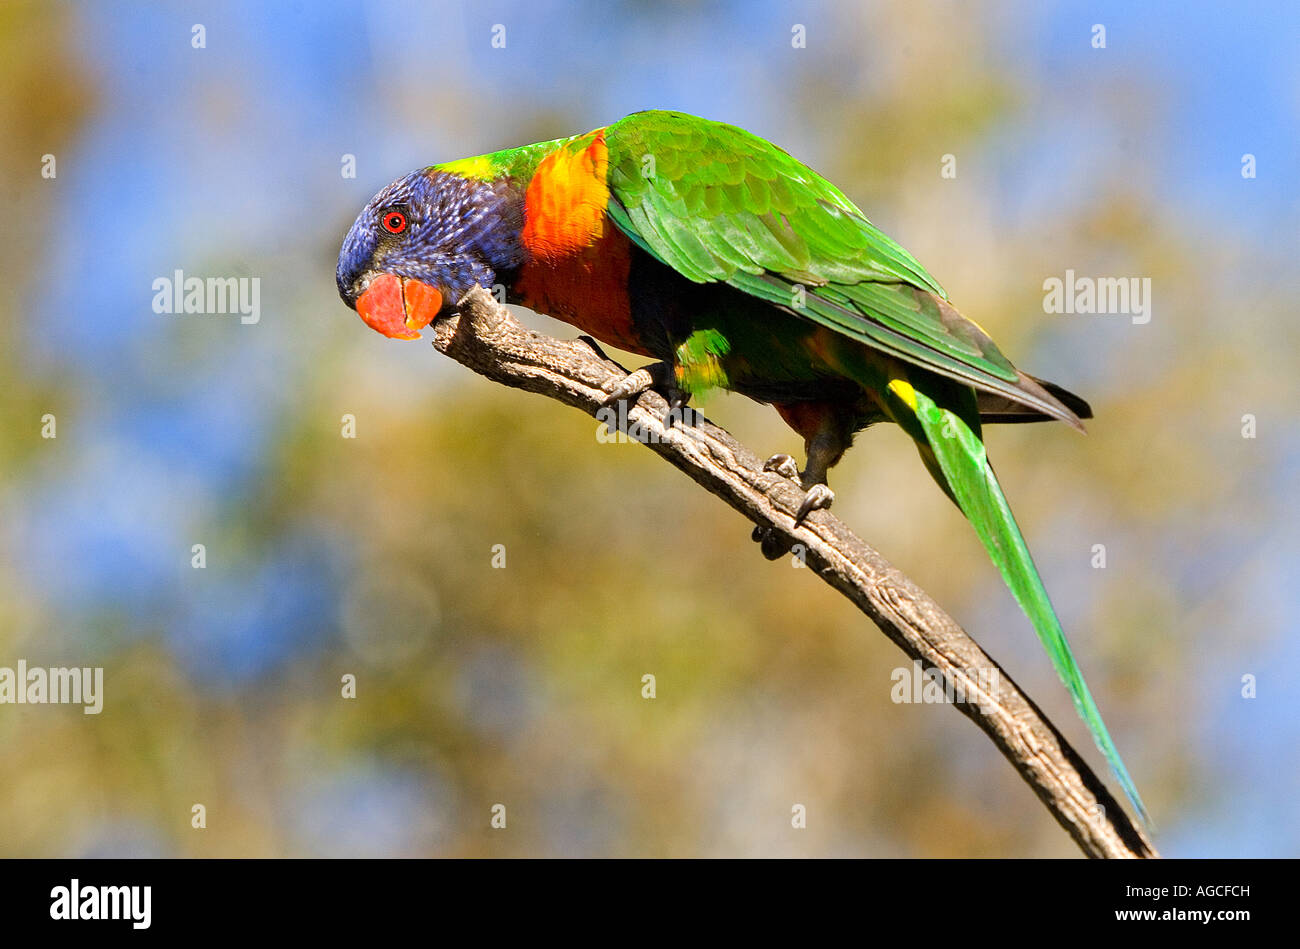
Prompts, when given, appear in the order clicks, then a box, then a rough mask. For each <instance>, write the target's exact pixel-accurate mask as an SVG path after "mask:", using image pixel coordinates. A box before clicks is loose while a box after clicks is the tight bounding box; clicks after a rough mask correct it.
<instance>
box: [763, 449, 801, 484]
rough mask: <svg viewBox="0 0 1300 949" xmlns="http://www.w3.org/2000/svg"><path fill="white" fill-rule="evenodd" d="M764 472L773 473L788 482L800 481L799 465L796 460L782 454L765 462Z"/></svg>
mask: <svg viewBox="0 0 1300 949" xmlns="http://www.w3.org/2000/svg"><path fill="white" fill-rule="evenodd" d="M763 470H764V471H772V472H775V473H776V474H779V475H780V476H781V477H782V478H785V479H786V480H788V481H795V482H797V481H798V480H799V465H798V463H797V462H795V460H794V458H792V457H791V456H789V455H787V454H785V452H781V453H780V454H777V455H773V456H772V457H771V458H769V459H767V461H765V462H763Z"/></svg>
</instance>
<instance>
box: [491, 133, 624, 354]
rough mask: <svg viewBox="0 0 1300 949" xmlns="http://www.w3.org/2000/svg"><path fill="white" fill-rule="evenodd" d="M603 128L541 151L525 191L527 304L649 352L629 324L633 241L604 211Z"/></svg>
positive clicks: (519, 291)
mask: <svg viewBox="0 0 1300 949" xmlns="http://www.w3.org/2000/svg"><path fill="white" fill-rule="evenodd" d="M608 167H609V153H608V151H607V149H606V147H605V132H604V129H599V130H597V131H595V132H593V133H591V134H590V135H589V136H586V137H584V138H582V139H579V140H578V141H577V142H574V143H572V144H570V145H566V146H563V147H561V148H560V149H558V150H557V151H555V152H554V153H552V154H551V155H548V156H547V157H546V158H544V159H543V160H542V162H541V164H540V165H538V166H537V171H536V173H535V174H534V175H533V179H532V181H531V182H530V183H529V185H528V190H527V191H526V192H525V194H524V229H523V245H524V249H525V251H526V260H525V263H524V266H523V267H522V268H521V269H520V272H519V276H518V278H517V279H516V280H515V288H514V289H515V293H516V295H517V296H518V297H519V299H520V300H521V302H523V304H524V305H525V306H527V307H530V308H531V309H534V310H536V311H538V312H539V313H545V314H546V315H548V316H553V317H555V318H556V319H560V320H564V321H565V322H566V323H571V324H572V325H574V326H576V327H578V328H579V329H581V330H582V331H584V332H586V333H590V334H591V335H592V336H595V337H596V338H597V339H599V340H600V341H601V342H604V343H609V344H610V345H611V346H617V347H619V348H620V349H626V350H629V351H630V352H635V353H640V354H642V355H650V354H649V353H648V352H647V351H646V350H645V348H644V347H643V346H642V345H641V343H640V340H639V339H638V338H637V333H636V329H635V327H633V325H632V312H631V304H630V301H629V299H628V290H627V281H628V272H629V270H630V267H631V250H632V247H631V242H630V241H629V240H628V239H627V237H626V236H625V235H624V234H623V232H622V231H620V230H619V229H618V228H617V227H615V226H614V224H613V223H612V222H611V221H610V220H609V217H608V215H607V214H606V207H607V206H608V203H609V186H608V185H607V184H606V183H605V173H606V170H607V169H608Z"/></svg>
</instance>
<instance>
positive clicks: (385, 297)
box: [335, 169, 523, 339]
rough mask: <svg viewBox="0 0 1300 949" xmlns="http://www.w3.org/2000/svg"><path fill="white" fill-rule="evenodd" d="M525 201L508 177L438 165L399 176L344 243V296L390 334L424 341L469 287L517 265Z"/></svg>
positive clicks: (340, 277)
mask: <svg viewBox="0 0 1300 949" xmlns="http://www.w3.org/2000/svg"><path fill="white" fill-rule="evenodd" d="M521 204H522V202H521V199H520V198H519V196H518V195H517V194H515V193H513V192H512V191H511V190H510V188H509V187H508V186H507V185H506V184H505V183H504V182H485V181H476V180H473V179H470V178H465V177H462V176H461V175H457V174H453V173H450V172H446V171H436V170H433V169H425V170H421V171H414V172H411V173H410V174H409V175H406V176H405V177H403V178H399V179H397V180H396V181H394V182H393V183H392V184H390V185H389V186H388V187H387V188H384V190H382V191H380V192H379V193H378V194H377V195H375V196H374V197H373V198H372V199H371V200H370V203H369V204H367V205H366V206H365V209H364V210H362V212H361V214H360V215H359V216H358V217H357V219H356V221H355V222H354V223H353V225H352V229H351V230H349V231H348V236H347V237H346V238H344V240H343V247H342V249H341V250H340V251H339V263H338V270H337V271H336V273H335V280H336V282H337V283H338V288H339V296H340V297H342V298H343V302H344V303H346V304H347V305H348V306H350V307H352V308H353V309H354V310H356V311H357V312H358V313H360V314H361V318H362V319H363V320H365V321H366V323H367V324H369V325H370V326H371V327H372V328H374V329H376V330H378V331H379V332H381V333H383V334H384V335H385V336H391V337H395V338H398V339H418V338H419V330H421V329H423V328H424V327H425V326H427V325H428V324H429V323H431V322H432V321H433V320H434V318H435V317H437V315H438V313H439V312H441V311H442V310H443V309H445V308H449V307H454V306H455V305H456V304H457V303H459V302H460V299H461V298H462V297H463V296H464V295H465V293H466V292H468V290H469V288H470V287H472V286H474V285H475V284H478V285H479V286H481V287H486V288H491V287H492V285H493V284H494V283H496V282H497V280H498V275H499V274H504V273H506V272H508V271H510V270H513V269H515V268H517V267H518V266H519V264H520V262H521V261H522V251H521V249H520V241H519V235H520V231H521V229H522V227H523V215H522V209H521Z"/></svg>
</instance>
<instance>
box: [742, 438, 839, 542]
mask: <svg viewBox="0 0 1300 949" xmlns="http://www.w3.org/2000/svg"><path fill="white" fill-rule="evenodd" d="M763 470H764V471H771V472H773V473H774V474H778V475H780V476H781V477H782V478H785V479H787V480H789V481H793V482H794V483H795V484H797V485H799V487H801V488H803V489H804V491H805V494H804V499H803V503H802V504H800V505H799V511H798V513H797V514H796V515H795V518H794V526H795V527H798V526H799V525H800V524H802V523H803V522H804V519H805V518H806V517H807V516H808V515H809V514H811V513H812V512H813V511H824V510H826V509H827V508H828V507H830V506H831V504H832V502H834V500H835V492H834V491H832V490H831V489H830V488H828V487H827V486H826V483H825V482H824V481H812V483H811V484H810V483H809V481H810V480H811V479H810V477H809V474H808V472H806V471H805V472H802V473H800V471H799V466H798V465H797V464H796V463H795V460H794V459H793V458H792V457H790V456H789V455H787V454H785V453H784V452H782V453H780V454H777V455H773V456H772V457H771V458H769V459H767V461H765V462H763ZM757 539H758V538H755V540H757Z"/></svg>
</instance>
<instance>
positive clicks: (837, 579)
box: [432, 287, 1157, 857]
mask: <svg viewBox="0 0 1300 949" xmlns="http://www.w3.org/2000/svg"><path fill="white" fill-rule="evenodd" d="M432 329H433V331H434V346H435V347H436V348H437V350H438V351H439V352H441V353H444V354H446V355H448V356H450V357H451V358H452V359H455V360H456V361H457V362H459V363H462V364H463V365H465V366H468V367H469V368H470V369H472V370H474V371H475V372H477V373H479V374H480V375H483V376H487V377H488V378H489V379H493V380H495V381H497V382H500V383H502V384H503V385H507V386H512V387H514V388H518V389H525V390H527V391H529V392H536V393H539V394H541V395H545V396H548V397H550V398H552V399H556V400H558V401H560V402H563V403H565V404H566V405H572V406H574V407H575V408H579V409H581V410H582V411H583V412H585V413H587V414H588V415H591V416H593V417H594V416H595V415H596V413H597V412H598V411H599V410H600V409H601V408H602V407H603V406H604V402H605V399H606V398H607V394H608V393H609V392H610V391H611V390H612V389H613V388H614V387H615V386H616V385H617V384H618V383H619V382H620V381H622V379H623V377H624V376H625V375H626V370H624V369H622V367H620V366H618V365H617V364H616V363H613V362H612V361H610V360H609V359H608V358H607V357H605V356H604V354H603V353H601V352H600V351H599V349H598V348H597V347H594V346H593V345H589V344H588V343H587V342H586V341H584V340H571V341H562V340H557V339H552V338H550V337H547V336H542V335H541V334H538V333H534V332H532V331H530V330H527V329H525V328H524V327H523V326H522V325H520V323H519V322H518V321H517V320H516V319H515V318H514V317H513V316H512V315H511V314H510V312H509V310H507V309H506V308H505V307H503V306H500V305H498V304H497V303H496V301H495V300H494V299H493V297H492V296H491V294H489V293H488V292H487V291H485V290H482V289H481V288H477V287H476V288H474V289H473V290H471V291H470V293H468V294H467V295H466V297H465V299H464V300H462V301H461V308H460V312H459V313H458V314H453V315H451V316H448V317H444V318H442V319H439V320H438V321H437V322H436V323H435V324H434V325H433V327H432ZM667 408H668V406H667V403H666V402H665V401H664V400H663V399H662V398H661V397H660V396H659V395H658V394H657V393H654V392H646V393H644V394H643V395H641V396H640V397H639V399H637V401H636V402H635V404H632V405H629V407H628V410H627V422H628V424H629V425H632V426H638V427H639V433H640V434H641V435H642V436H643V437H642V438H641V439H639V440H641V441H643V442H645V443H646V444H647V447H649V448H650V449H651V450H652V451H654V452H656V453H657V454H659V455H660V456H662V457H663V458H664V459H666V460H667V461H668V462H669V463H671V464H672V465H674V466H676V467H677V468H679V469H681V470H682V471H683V472H685V473H686V475H687V476H689V477H690V478H691V479H692V480H693V481H695V482H696V483H697V484H699V485H701V486H702V487H704V488H706V489H707V490H709V491H711V492H712V493H713V494H716V495H717V496H718V497H720V498H722V500H724V501H726V502H727V503H728V504H729V505H731V506H732V507H733V508H735V509H736V510H737V511H739V512H740V513H741V514H743V515H745V516H746V517H747V518H749V519H750V520H751V521H753V522H754V523H755V524H758V525H761V526H764V527H771V528H775V529H776V531H778V532H779V533H780V534H781V535H782V536H783V537H784V538H785V539H787V540H788V541H789V542H790V543H792V544H799V545H802V547H803V551H804V558H805V562H806V563H807V565H808V566H809V567H810V568H812V569H813V570H814V571H816V573H817V574H818V575H819V576H820V577H821V578H822V579H823V580H825V581H826V582H827V583H829V584H830V585H831V586H832V587H834V588H835V589H836V590H838V591H840V593H842V594H844V595H845V596H846V597H848V598H849V599H850V600H851V601H852V602H853V603H854V604H855V605H856V606H857V607H858V608H859V609H860V610H862V612H864V613H866V614H867V616H869V617H870V618H871V619H872V620H873V621H874V622H875V623H876V625H877V626H879V627H880V629H881V630H882V631H883V632H884V634H885V635H886V636H888V637H889V638H890V639H891V640H893V641H894V643H895V644H897V645H898V647H899V648H900V649H902V650H903V652H905V653H907V655H908V656H910V657H912V658H913V659H919V660H920V661H921V663H922V664H923V666H924V668H925V669H926V670H931V669H933V670H937V672H938V673H939V674H941V675H942V676H943V680H942V681H943V682H944V683H948V684H951V686H950V687H954V688H956V689H957V690H959V691H958V695H963V694H964V695H965V696H966V699H967V700H966V701H958V702H954V703H953V704H954V706H955V707H956V708H957V709H958V710H960V711H961V712H962V713H963V714H965V715H966V716H967V717H968V718H970V719H971V720H972V721H974V722H975V723H976V724H977V725H979V727H980V728H982V729H983V730H984V731H985V733H987V734H988V736H989V737H990V738H991V739H992V740H993V743H994V744H995V745H997V746H998V748H999V749H1000V750H1001V752H1002V754H1003V755H1005V756H1006V758H1007V759H1008V760H1009V761H1010V762H1011V763H1012V764H1013V765H1014V766H1015V768H1016V770H1017V771H1018V772H1020V776H1021V777H1022V778H1023V779H1024V780H1025V781H1026V782H1027V783H1028V784H1029V786H1030V787H1032V788H1033V790H1034V793H1035V794H1037V795H1038V797H1039V799H1040V800H1041V801H1042V802H1043V803H1044V804H1045V805H1046V806H1047V808H1048V810H1050V811H1051V812H1052V816H1054V817H1055V818H1056V820H1057V821H1058V822H1059V823H1060V824H1061V826H1062V827H1064V828H1065V830H1066V831H1067V832H1068V833H1069V834H1070V836H1071V837H1073V838H1074V840H1075V842H1076V843H1077V844H1078V845H1079V847H1080V849H1082V850H1083V852H1084V853H1085V854H1087V855H1088V856H1090V857H1153V856H1157V854H1156V852H1155V849H1154V848H1153V847H1152V846H1151V844H1150V842H1149V841H1148V840H1147V838H1146V837H1145V835H1144V834H1143V833H1142V831H1141V830H1140V829H1139V828H1138V827H1137V826H1136V825H1135V824H1134V823H1133V822H1132V821H1131V820H1130V819H1129V816H1128V815H1127V814H1126V813H1125V812H1124V810H1123V808H1121V807H1120V805H1119V804H1118V803H1117V802H1116V800H1115V798H1114V797H1112V796H1111V794H1110V792H1109V791H1108V790H1107V789H1106V787H1105V785H1103V784H1102V783H1101V781H1100V780H1099V779H1098V778H1097V776H1096V775H1095V774H1093V772H1092V771H1091V770H1090V769H1089V768H1088V766H1087V764H1085V763H1084V761H1083V760H1082V759H1081V758H1080V757H1079V755H1078V754H1077V753H1076V752H1075V751H1074V749H1073V748H1071V747H1070V745H1069V744H1068V743H1067V742H1066V740H1065V738H1064V737H1062V735H1061V733H1060V731H1059V730H1058V729H1057V728H1056V726H1055V725H1053V724H1052V723H1051V721H1049V720H1048V719H1047V717H1046V716H1045V715H1044V714H1043V713H1042V711H1041V710H1040V709H1039V708H1038V706H1036V705H1035V704H1034V703H1033V701H1032V700H1031V699H1030V698H1029V697H1028V696H1027V695H1025V694H1024V693H1023V692H1022V691H1021V690H1020V689H1019V688H1018V687H1017V686H1016V684H1015V682H1013V681H1012V679H1011V677H1010V676H1009V675H1007V674H1006V673H1005V672H1003V671H1002V669H1001V667H1000V666H998V664H997V663H996V662H995V661H994V660H993V659H992V658H990V657H989V656H988V655H987V654H986V653H985V652H984V651H983V650H982V649H981V648H980V647H979V646H978V645H977V644H976V643H975V641H974V640H973V639H971V638H970V636H968V635H967V634H966V632H965V630H963V629H962V628H961V627H960V626H958V625H957V623H956V622H955V621H954V620H953V619H952V618H951V617H949V616H948V615H947V614H946V613H945V612H944V611H943V610H942V609H940V608H939V606H938V604H936V603H935V602H934V601H933V600H932V599H930V597H929V596H928V595H927V594H926V593H925V592H924V591H923V590H922V589H921V588H920V587H918V586H917V585H916V584H915V583H913V582H912V581H911V580H909V579H908V578H907V577H906V576H904V575H903V574H902V573H901V572H899V571H898V570H897V569H896V568H894V567H893V566H891V565H890V564H889V563H888V562H887V561H886V560H885V559H884V558H883V557H881V556H880V554H878V553H877V552H876V551H875V550H873V549H872V548H871V547H869V546H867V545H866V544H865V543H863V542H862V541H861V540H859V539H858V538H857V537H856V536H855V535H854V534H853V533H852V532H851V531H850V530H849V529H848V528H847V527H846V526H845V525H844V524H843V523H842V522H841V521H840V520H839V519H837V518H836V517H834V516H832V515H831V514H829V513H828V512H826V511H817V512H814V513H813V514H811V515H810V516H809V517H808V519H807V520H806V521H805V522H804V523H803V524H802V525H801V526H800V527H798V528H796V527H795V526H794V515H795V512H796V511H797V510H798V508H799V503H800V501H801V500H802V492H801V491H799V490H798V489H797V488H796V487H795V486H794V485H793V484H792V483H791V482H789V481H787V480H786V479H784V478H782V477H780V476H779V475H776V474H773V473H769V472H765V471H763V467H762V462H761V461H760V460H759V459H758V458H757V457H756V456H755V455H754V454H753V453H752V452H750V451H749V450H748V449H746V448H745V447H744V446H743V445H741V444H740V443H739V442H737V441H736V440H735V439H734V438H732V436H731V435H730V434H729V433H728V432H726V431H725V430H723V429H721V428H719V427H718V426H716V425H714V424H713V423H711V422H709V421H708V420H706V419H705V418H704V417H703V416H701V415H699V414H698V413H696V414H695V416H694V419H695V421H694V424H691V425H687V426H683V425H681V424H677V425H674V426H672V427H670V428H665V427H664V425H663V422H662V419H663V417H664V414H665V412H666V411H667ZM990 670H997V674H996V675H990ZM972 698H973V699H974V700H973V701H972Z"/></svg>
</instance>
